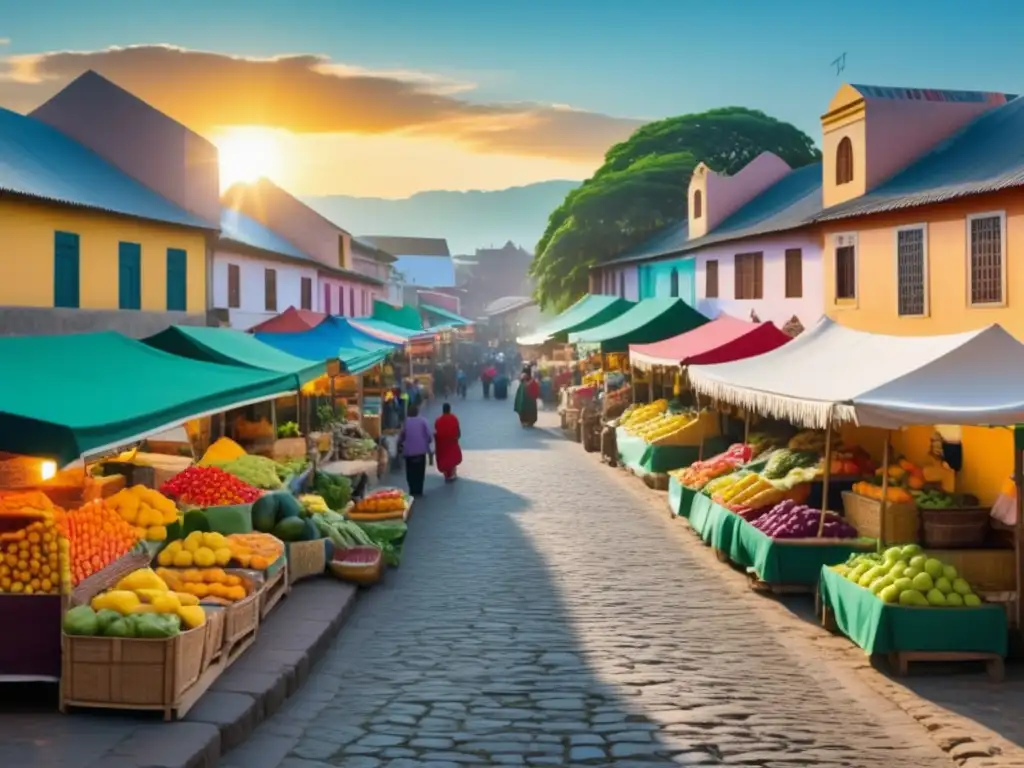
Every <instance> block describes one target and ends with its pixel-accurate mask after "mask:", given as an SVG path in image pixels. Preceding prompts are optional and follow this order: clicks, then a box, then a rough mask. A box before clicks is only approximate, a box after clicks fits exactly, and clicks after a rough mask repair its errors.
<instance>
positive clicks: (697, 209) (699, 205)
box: [693, 189, 704, 219]
mask: <svg viewBox="0 0 1024 768" xmlns="http://www.w3.org/2000/svg"><path fill="white" fill-rule="evenodd" d="M703 209H704V196H703V195H702V194H701V193H700V190H699V189H698V190H697V191H696V192H694V193H693V218H695V219H699V218H700V217H701V215H702V213H703Z"/></svg>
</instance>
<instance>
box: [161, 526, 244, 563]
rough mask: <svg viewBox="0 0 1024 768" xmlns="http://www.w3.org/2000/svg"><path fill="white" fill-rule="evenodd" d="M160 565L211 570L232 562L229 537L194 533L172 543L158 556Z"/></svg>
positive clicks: (217, 534)
mask: <svg viewBox="0 0 1024 768" xmlns="http://www.w3.org/2000/svg"><path fill="white" fill-rule="evenodd" d="M156 562H157V564H158V565H161V566H164V567H169V566H174V567H175V568H191V567H192V566H198V567H200V568H210V567H212V566H215V565H219V566H225V565H227V564H228V563H230V562H231V548H230V547H229V546H228V540H227V537H225V536H222V535H221V534H219V533H204V532H202V531H193V532H192V533H190V534H188V535H187V536H186V537H185V538H184V539H181V540H177V541H172V542H170V543H169V544H168V545H167V546H166V547H164V548H163V549H162V550H161V551H160V554H158V555H157V556H156Z"/></svg>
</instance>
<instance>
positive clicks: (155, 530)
mask: <svg viewBox="0 0 1024 768" xmlns="http://www.w3.org/2000/svg"><path fill="white" fill-rule="evenodd" d="M166 538H167V528H165V527H164V526H163V525H151V526H149V528H147V529H146V540H147V541H163V540H164V539H166Z"/></svg>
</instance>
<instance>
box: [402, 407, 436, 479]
mask: <svg viewBox="0 0 1024 768" xmlns="http://www.w3.org/2000/svg"><path fill="white" fill-rule="evenodd" d="M430 449H431V437H430V425H429V424H427V420H426V419H424V418H423V417H422V416H420V409H419V408H417V407H416V406H415V405H413V404H412V403H410V404H409V410H408V412H407V415H406V417H405V424H403V425H402V431H401V432H400V433H399V435H398V452H399V453H401V454H402V457H403V458H404V459H405V481H406V483H408V485H409V493H410V494H412V495H413V496H422V495H423V480H424V478H425V477H426V474H427V458H428V457H429V459H430V462H431V463H433V461H434V454H433V453H431V450H430Z"/></svg>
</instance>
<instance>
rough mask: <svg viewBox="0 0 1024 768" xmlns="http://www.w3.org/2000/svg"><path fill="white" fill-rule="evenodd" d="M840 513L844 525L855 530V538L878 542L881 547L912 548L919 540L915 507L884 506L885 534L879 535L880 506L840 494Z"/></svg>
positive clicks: (848, 493) (864, 498)
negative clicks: (901, 546)
mask: <svg viewBox="0 0 1024 768" xmlns="http://www.w3.org/2000/svg"><path fill="white" fill-rule="evenodd" d="M843 511H844V513H845V517H846V522H848V523H849V524H850V525H852V526H853V527H854V528H856V529H857V534H858V535H859V536H863V537H866V538H870V539H878V538H880V539H881V540H882V542H883V543H890V544H911V543H914V542H916V541H917V539H918V525H919V519H918V513H917V505H915V504H906V503H904V504H894V503H892V502H889V503H888V504H886V505H885V534H884V535H883V534H882V502H881V500H880V499H872V498H869V497H867V496H861V495H860V494H859V493H854V492H853V491H843Z"/></svg>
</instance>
